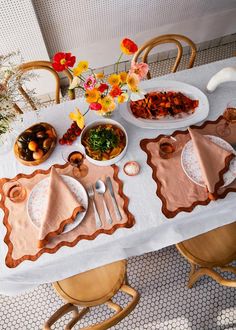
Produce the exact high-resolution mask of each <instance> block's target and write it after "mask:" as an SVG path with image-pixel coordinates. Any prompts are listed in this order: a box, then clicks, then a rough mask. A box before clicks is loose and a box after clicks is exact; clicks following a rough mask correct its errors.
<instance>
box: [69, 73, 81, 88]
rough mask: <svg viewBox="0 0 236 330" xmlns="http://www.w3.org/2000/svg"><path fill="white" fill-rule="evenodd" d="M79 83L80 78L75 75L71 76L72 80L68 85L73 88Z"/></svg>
mask: <svg viewBox="0 0 236 330" xmlns="http://www.w3.org/2000/svg"><path fill="white" fill-rule="evenodd" d="M79 84H80V78H79V77H77V76H75V77H74V78H73V80H72V82H71V84H70V86H69V89H74V88H76V87H78V86H79Z"/></svg>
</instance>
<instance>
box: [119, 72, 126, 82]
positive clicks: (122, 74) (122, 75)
mask: <svg viewBox="0 0 236 330" xmlns="http://www.w3.org/2000/svg"><path fill="white" fill-rule="evenodd" d="M119 75H120V80H121V82H122V83H123V84H124V83H126V78H127V75H128V73H127V72H125V71H122V72H120V73H119Z"/></svg>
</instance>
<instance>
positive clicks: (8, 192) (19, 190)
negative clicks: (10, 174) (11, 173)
mask: <svg viewBox="0 0 236 330" xmlns="http://www.w3.org/2000/svg"><path fill="white" fill-rule="evenodd" d="M3 192H4V194H5V196H6V197H7V198H9V199H10V200H11V201H12V202H14V203H19V202H22V201H23V200H24V199H25V198H26V194H27V193H26V189H25V187H23V186H22V184H21V183H20V182H19V181H16V180H10V181H7V182H6V183H4V185H3Z"/></svg>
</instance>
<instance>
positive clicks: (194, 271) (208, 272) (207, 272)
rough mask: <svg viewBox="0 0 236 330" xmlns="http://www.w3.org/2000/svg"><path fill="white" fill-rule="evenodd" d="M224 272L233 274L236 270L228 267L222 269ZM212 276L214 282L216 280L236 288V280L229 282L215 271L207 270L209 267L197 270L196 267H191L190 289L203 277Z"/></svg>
mask: <svg viewBox="0 0 236 330" xmlns="http://www.w3.org/2000/svg"><path fill="white" fill-rule="evenodd" d="M220 269H222V270H223V271H231V272H233V273H236V269H235V268H234V267H232V266H226V267H220ZM204 275H207V276H210V277H211V278H212V279H213V280H215V281H216V282H217V283H219V284H221V285H224V286H229V287H233V288H236V280H228V279H225V278H224V277H223V276H221V275H220V274H219V273H217V272H216V271H215V270H214V269H211V268H207V267H200V268H198V269H196V265H194V268H193V266H192V265H191V272H190V274H189V281H188V287H189V288H190V289H191V288H192V287H193V285H194V284H195V283H196V281H197V280H198V279H199V278H200V277H201V276H204Z"/></svg>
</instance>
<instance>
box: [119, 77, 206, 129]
mask: <svg viewBox="0 0 236 330" xmlns="http://www.w3.org/2000/svg"><path fill="white" fill-rule="evenodd" d="M140 88H141V89H144V90H145V91H146V92H147V93H149V92H153V91H158V92H165V91H174V92H181V93H183V94H184V95H186V96H188V97H190V98H191V99H192V100H198V101H199V105H198V107H197V108H196V109H195V111H194V113H193V114H189V115H187V116H185V117H183V118H173V117H171V116H170V117H165V118H162V119H144V118H136V117H135V116H134V115H133V113H132V111H131V109H130V102H126V103H122V104H120V105H119V112H120V115H121V116H122V117H123V118H124V119H125V120H126V121H127V122H129V123H131V124H133V125H135V126H138V127H141V128H148V129H171V128H180V127H187V126H190V125H193V124H196V123H198V122H200V121H202V120H204V119H205V118H206V117H207V116H208V113H209V102H208V99H207V97H206V95H205V94H204V93H203V92H202V91H201V90H200V89H198V88H197V87H194V86H192V85H189V84H185V83H183V82H180V81H172V80H153V81H152V80H151V81H150V80H145V81H142V82H141V83H140Z"/></svg>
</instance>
